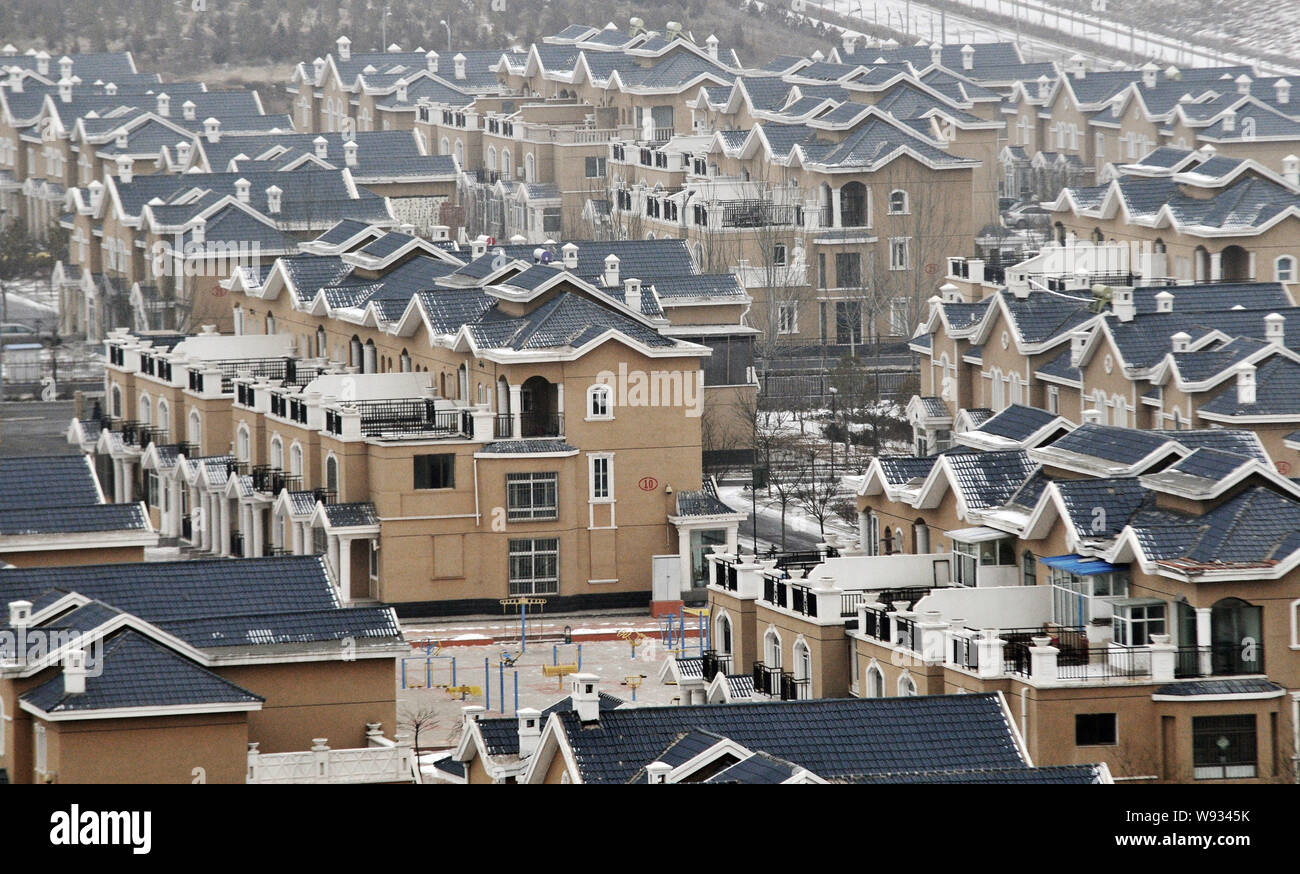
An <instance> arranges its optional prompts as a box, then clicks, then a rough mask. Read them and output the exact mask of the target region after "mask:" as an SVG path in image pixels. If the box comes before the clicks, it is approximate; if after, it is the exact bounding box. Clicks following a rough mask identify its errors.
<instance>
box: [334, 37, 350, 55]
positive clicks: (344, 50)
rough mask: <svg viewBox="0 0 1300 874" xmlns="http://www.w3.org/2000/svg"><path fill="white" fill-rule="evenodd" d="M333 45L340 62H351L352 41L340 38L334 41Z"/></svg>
mask: <svg viewBox="0 0 1300 874" xmlns="http://www.w3.org/2000/svg"><path fill="white" fill-rule="evenodd" d="M334 45H336V46H337V47H338V55H339V60H340V61H350V60H352V40H350V39H348V38H347V37H346V36H341V37H339V38H338V39H336V40H335V41H334Z"/></svg>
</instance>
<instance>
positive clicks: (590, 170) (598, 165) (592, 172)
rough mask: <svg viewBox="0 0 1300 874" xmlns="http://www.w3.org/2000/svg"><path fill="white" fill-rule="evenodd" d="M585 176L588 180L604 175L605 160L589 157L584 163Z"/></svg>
mask: <svg viewBox="0 0 1300 874" xmlns="http://www.w3.org/2000/svg"><path fill="white" fill-rule="evenodd" d="M586 175H587V178H588V179H596V178H598V177H601V176H604V175H605V159H604V158H598V157H595V156H589V157H588V158H587V161H586Z"/></svg>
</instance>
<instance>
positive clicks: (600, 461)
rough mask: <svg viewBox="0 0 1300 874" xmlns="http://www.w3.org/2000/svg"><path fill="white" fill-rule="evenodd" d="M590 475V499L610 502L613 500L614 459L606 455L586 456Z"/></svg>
mask: <svg viewBox="0 0 1300 874" xmlns="http://www.w3.org/2000/svg"><path fill="white" fill-rule="evenodd" d="M588 458H589V460H590V461H589V463H590V465H591V467H590V473H591V499H592V500H593V501H610V500H613V498H614V482H613V469H614V459H613V458H611V457H610V456H608V455H591V456H588Z"/></svg>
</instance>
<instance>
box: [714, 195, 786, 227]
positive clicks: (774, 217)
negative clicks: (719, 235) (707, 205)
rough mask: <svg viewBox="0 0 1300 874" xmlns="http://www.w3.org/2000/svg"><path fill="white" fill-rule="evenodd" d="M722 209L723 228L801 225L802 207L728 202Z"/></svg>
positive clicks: (752, 202) (756, 202)
mask: <svg viewBox="0 0 1300 874" xmlns="http://www.w3.org/2000/svg"><path fill="white" fill-rule="evenodd" d="M718 206H720V207H721V208H722V226H723V227H724V228H761V227H768V226H770V225H795V226H796V227H797V226H800V225H802V224H803V207H801V206H796V205H794V204H777V203H771V202H769V201H765V200H728V201H724V202H722V203H720V204H718Z"/></svg>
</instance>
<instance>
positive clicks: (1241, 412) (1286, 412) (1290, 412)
mask: <svg viewBox="0 0 1300 874" xmlns="http://www.w3.org/2000/svg"><path fill="white" fill-rule="evenodd" d="M1237 342H1246V341H1237ZM1248 342H1258V341H1248ZM1200 409H1201V412H1205V413H1217V414H1219V415H1223V416H1294V415H1300V364H1297V363H1296V362H1294V361H1291V360H1290V359H1287V358H1281V357H1276V356H1275V357H1273V358H1270V359H1268V360H1267V361H1265V362H1264V363H1263V364H1261V365H1259V368H1258V370H1257V371H1256V372H1255V402H1254V403H1253V404H1242V403H1238V402H1237V389H1236V387H1235V385H1234V384H1231V383H1229V385H1228V387H1227V388H1226V389H1224V390H1223V391H1222V392H1220V393H1219V395H1218V396H1216V397H1214V398H1212V399H1211V400H1209V401H1208V402H1206V403H1204V404H1202V405H1201V407H1200Z"/></svg>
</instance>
